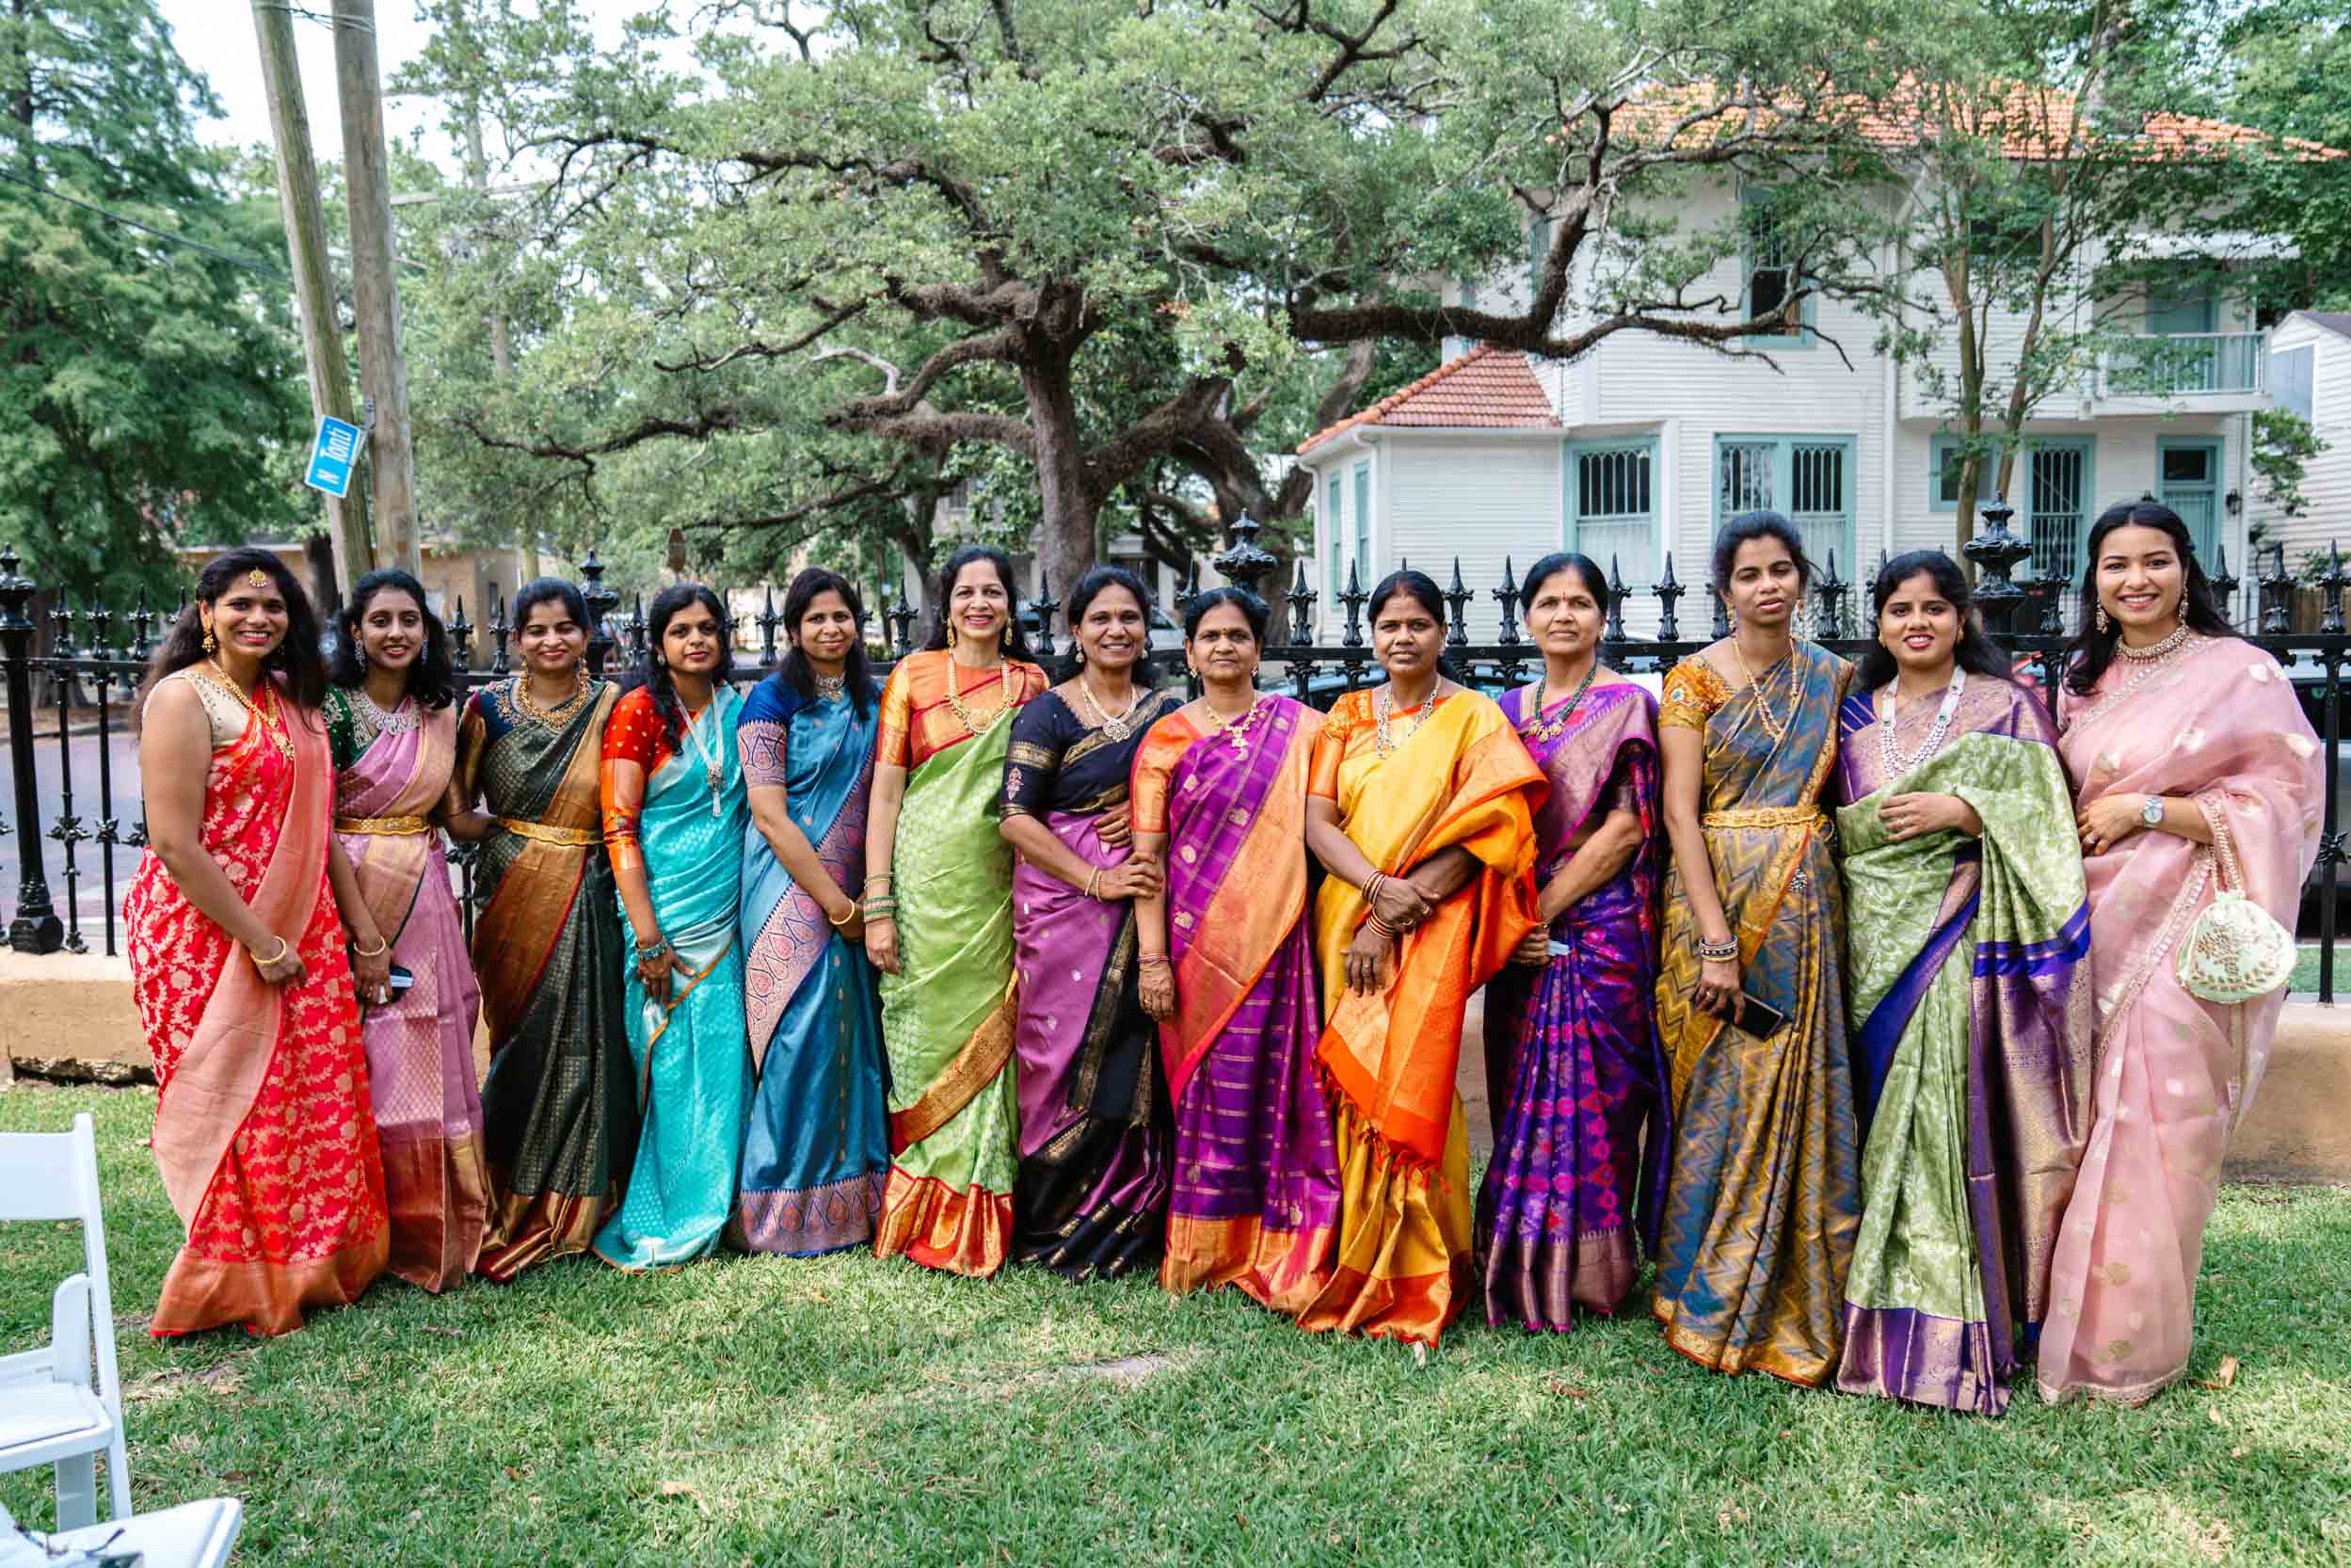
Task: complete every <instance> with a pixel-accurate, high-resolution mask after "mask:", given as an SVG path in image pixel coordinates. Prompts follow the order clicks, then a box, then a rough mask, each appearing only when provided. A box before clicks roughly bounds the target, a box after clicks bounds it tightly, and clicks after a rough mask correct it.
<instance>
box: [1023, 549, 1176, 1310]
mask: <svg viewBox="0 0 2351 1568" xmlns="http://www.w3.org/2000/svg"><path fill="white" fill-rule="evenodd" d="M1144 603H1145V600H1144V588H1143V584H1142V583H1140V582H1139V581H1137V579H1136V578H1135V576H1134V574H1133V573H1132V572H1129V571H1128V570H1126V569H1125V568H1119V567H1097V568H1095V569H1094V570H1092V571H1090V572H1088V573H1086V575H1085V576H1083V577H1081V578H1080V579H1079V580H1078V583H1077V585H1076V586H1075V587H1074V588H1072V589H1071V590H1070V594H1069V624H1070V626H1071V628H1072V629H1073V630H1074V631H1075V632H1076V633H1077V637H1078V648H1079V660H1080V668H1079V672H1078V675H1077V677H1076V678H1075V679H1073V680H1065V681H1064V682H1063V683H1062V684H1061V685H1059V686H1056V687H1054V688H1053V689H1052V690H1051V691H1049V692H1047V693H1046V694H1045V695H1044V696H1040V697H1038V698H1037V699H1036V700H1035V701H1034V702H1032V703H1030V704H1029V705H1028V706H1027V707H1026V708H1023V709H1022V710H1021V711H1020V715H1019V717H1017V718H1016V719H1015V720H1014V721H1013V733H1012V744H1011V746H1010V747H1009V748H1008V749H1007V751H1006V753H1005V760H1004V818H1003V834H1004V838H1005V839H1006V840H1007V841H1009V842H1010V843H1011V844H1012V846H1013V847H1014V848H1015V849H1016V850H1018V851H1019V852H1020V858H1019V861H1018V863H1017V864H1016V866H1015V867H1014V868H1013V950H1014V958H1015V963H1016V969H1017V973H1018V976H1019V989H1020V1000H1019V1011H1018V1013H1017V1014H1016V1017H1015V1021H1014V1025H1013V1049H1014V1052H1015V1056H1016V1064H1017V1073H1018V1083H1019V1096H1020V1174H1019V1178H1018V1180H1017V1182H1016V1184H1015V1186H1014V1189H1013V1224H1014V1236H1013V1256H1015V1257H1016V1258H1019V1259H1021V1260H1023V1261H1025V1262H1030V1263H1036V1264H1041V1265H1042V1266H1044V1267H1045V1268H1048V1269H1050V1270H1052V1271H1053V1272H1055V1273H1059V1274H1063V1275H1065V1276H1067V1277H1069V1278H1071V1279H1084V1278H1091V1277H1109V1276H1112V1275H1116V1274H1122V1273H1127V1272H1131V1271H1133V1270H1136V1269H1144V1268H1148V1269H1156V1268H1158V1267H1159V1262H1160V1252H1161V1250H1162V1248H1163V1246H1164V1244H1165V1240H1166V1229H1167V1193H1168V1176H1169V1169H1168V1115H1167V1092H1166V1090H1165V1089H1164V1088H1163V1087H1162V1086H1161V1085H1160V1064H1159V1031H1158V1030H1157V1029H1155V1028H1154V1027H1153V1026H1152V1023H1151V1019H1150V1017H1149V1016H1147V1015H1146V1014H1145V1013H1144V1011H1143V1003H1142V1000H1141V999H1140V998H1139V996H1138V994H1137V991H1136V968H1137V964H1136V941H1135V913H1134V903H1133V901H1134V899H1135V898H1136V897H1138V896H1140V895H1143V894H1145V893H1151V892H1156V891H1158V890H1159V888H1160V886H1161V885H1162V884H1161V882H1160V868H1159V864H1158V862H1157V861H1155V860H1150V859H1147V858H1144V856H1138V855H1136V854H1134V853H1133V844H1132V841H1131V840H1132V832H1131V828H1130V825H1129V823H1128V776H1129V775H1130V773H1131V772H1132V770H1133V766H1134V757H1135V752H1136V749H1137V748H1138V747H1140V746H1141V745H1142V744H1143V737H1144V731H1146V730H1148V729H1149V728H1151V726H1152V725H1153V724H1154V723H1156V722H1157V721H1158V720H1159V719H1160V717H1161V716H1163V715H1164V714H1166V713H1168V712H1172V711H1173V710H1174V709H1175V708H1176V699H1175V698H1174V697H1172V696H1169V695H1168V694H1166V693H1164V692H1159V691H1154V690H1152V689H1151V688H1149V687H1147V686H1141V685H1138V684H1136V683H1135V680H1134V679H1133V676H1134V671H1135V670H1136V668H1137V666H1138V662H1139V660H1140V659H1141V657H1142V655H1143V654H1144V651H1145V637H1146V634H1147V633H1146V628H1145V625H1144Z"/></svg>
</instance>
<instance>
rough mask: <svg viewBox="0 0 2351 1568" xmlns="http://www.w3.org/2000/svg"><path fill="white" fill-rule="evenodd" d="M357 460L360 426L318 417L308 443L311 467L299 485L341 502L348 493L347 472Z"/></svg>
mask: <svg viewBox="0 0 2351 1568" xmlns="http://www.w3.org/2000/svg"><path fill="white" fill-rule="evenodd" d="M359 461H360V427H359V426H358V425H356V424H351V423H350V422H349V421H347V420H340V419H337V418H335V417H334V416H333V415H332V414H321V415H319V416H318V435H317V437H316V439H315V440H312V442H311V468H310V472H308V473H305V474H304V475H303V476H302V482H303V483H304V484H306V485H308V486H309V487H310V488H312V489H314V490H325V491H326V492H327V493H328V495H331V496H333V497H334V498H335V499H336V500H337V501H341V500H342V499H343V498H344V496H346V495H349V494H350V493H351V471H352V470H353V469H354V468H357V467H358V466H359Z"/></svg>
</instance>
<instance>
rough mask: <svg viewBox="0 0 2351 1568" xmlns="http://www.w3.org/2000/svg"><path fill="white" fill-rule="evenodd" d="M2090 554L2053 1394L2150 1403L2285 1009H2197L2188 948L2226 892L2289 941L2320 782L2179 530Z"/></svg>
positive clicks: (2046, 1337) (2114, 512) (2076, 767)
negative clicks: (2083, 894) (2082, 1026)
mask: <svg viewBox="0 0 2351 1568" xmlns="http://www.w3.org/2000/svg"><path fill="white" fill-rule="evenodd" d="M2087 557H2088V563H2089V564H2088V567H2087V570H2086V571H2085V573H2084V581H2083V591H2082V601H2083V614H2084V618H2085V624H2084V626H2083V627H2082V630H2081V633H2080V635H2079V636H2078V637H2077V638H2076V639H2075V643H2074V651H2075V662H2074V664H2073V668H2072V670H2071V672H2070V673H2069V674H2068V676H2067V677H2066V679H2065V680H2064V681H2062V682H2061V683H2060V685H2059V687H2058V691H2057V729H2058V733H2059V736H2060V740H2059V743H2058V749H2059V751H2060V752H2061V753H2062V755H2063V756H2064V758H2065V762H2066V770H2067V772H2068V773H2069V774H2070V775H2071V776H2072V779H2073V786H2074V792H2075V805H2076V807H2077V809H2078V813H2079V815H2078V819H2077V827H2078V830H2079V832H2080V834H2081V839H2082V844H2083V848H2084V849H2085V850H2087V877H2088V884H2089V919H2090V961H2091V965H2092V968H2094V970H2095V972H2096V977H2097V1004H2096V1023H2095V1027H2096V1030H2097V1057H2096V1064H2097V1065H2096V1069H2095V1070H2096V1082H2095V1085H2094V1087H2093V1089H2092V1094H2093V1096H2094V1103H2093V1106H2092V1120H2091V1123H2090V1134H2089V1148H2088V1152H2087V1154H2086V1155H2085V1156H2084V1157H2083V1160H2082V1169H2081V1174H2080V1176H2078V1177H2077V1178H2076V1180H2075V1182H2074V1186H2073V1196H2072V1199H2071V1202H2070V1203H2068V1205H2067V1206H2066V1210H2065V1218H2064V1220H2063V1221H2062V1222H2061V1223H2060V1224H2059V1225H2058V1228H2057V1247H2056V1257H2055V1263H2054V1264H2053V1265H2052V1269H2051V1276H2052V1283H2051V1296H2052V1300H2051V1305H2050V1315H2049V1323H2048V1326H2047V1328H2046V1329H2045V1330H2044V1331H2043V1333H2042V1335H2041V1345H2040V1365H2039V1375H2040V1391H2041V1397H2042V1398H2043V1399H2046V1400H2064V1399H2068V1398H2071V1396H2073V1395H2075V1394H2087V1395H2090V1396H2093V1397H2095V1398H2099V1399H2105V1400H2116V1401H2119V1402H2120V1403H2125V1404H2137V1403H2141V1402H2144V1401H2145V1400H2148V1399H2150V1398H2151V1397H2153V1396H2154V1395H2155V1394H2156V1393H2157V1392H2159V1391H2160V1390H2162V1389H2163V1388H2164V1387H2165V1386H2166V1385H2167V1384H2170V1383H2172V1382H2174V1381H2176V1380H2177V1379H2178V1378H2179V1376H2180V1375H2181V1373H2183V1371H2185V1370H2186V1369H2187V1363H2188V1352H2189V1349H2190V1345H2191V1343H2192V1340H2193V1337H2194V1333H2195V1326H2196V1325H2195V1310H2196V1275H2197V1272H2198V1270H2199V1268H2200V1267H2201V1266H2202V1263H2203V1256H2204V1225H2205V1222H2206V1221H2208V1220H2210V1219H2211V1218H2212V1211H2213V1199H2214V1196H2215V1187H2216V1185H2217V1183H2218V1182H2219V1180H2220V1162H2221V1158H2222V1156H2223V1154H2224V1153H2225V1152H2226V1149H2227V1146H2228V1141H2229V1133H2230V1131H2231V1128H2234V1127H2235V1126H2236V1124H2237V1121H2238V1120H2239V1118H2241V1117H2242V1116H2243V1115H2244V1114H2245V1110H2246V1107H2247V1106H2248V1105H2249V1104H2251V1103H2252V1099H2253V1093H2254V1091H2255V1090H2256V1089H2258V1088H2259V1087H2260V1086H2261V1080H2262V1069H2263V1065H2264V1064H2265V1063H2266V1062H2267V1060H2268V1056H2269V1047H2270V1040H2271V1037H2272V1035H2273V1034H2274V1032H2276V1030H2277V1026H2278V1012H2279V1006H2280V1004H2281V1003H2282V1001H2283V1000H2284V998H2283V995H2282V992H2272V993H2271V994H2269V995H2267V996H2263V997H2257V998H2254V999H2252V1000H2247V1001H2240V1002H2233V1003H2221V1002H2214V1001H2206V1000H2201V999H2199V997H2197V996H2195V995H2194V994H2193V993H2191V992H2190V991H2188V990H2187V988H2186V987H2185V986H2183V984H2181V983H2180V977H2179V973H2178V969H2177V964H2178V961H2179V958H2180V952H2179V949H2180V946H2181V944H2182V942H2183V940H2184V939H2185V936H2186V933H2187V930H2188V927H2189V925H2190V924H2191V922H2193V921H2194V920H2195V919H2196V917H2197V916H2198V915H2199V914H2201V913H2202V912H2203V911H2204V910H2205V909H2206V908H2208V907H2210V905H2211V904H2212V902H2213V899H2214V896H2215V893H2216V892H2217V891H2218V890H2219V885H2220V883H2221V882H2222V881H2223V879H2224V878H2226V879H2228V880H2231V881H2235V882H2237V883H2239V884H2240V885H2241V888H2242V890H2243V892H2244V893H2245V895H2246V897H2247V898H2248V899H2250V900H2251V901H2252V902H2253V903H2254V904H2258V905H2260V906H2261V907H2262V908H2263V909H2265V910H2267V911H2268V912H2269V914H2270V915H2271V916H2272V917H2273V918H2275V919H2276V920H2278V921H2279V923H2281V924H2283V925H2285V926H2286V927H2287V928H2288V929H2291V928H2292V927H2293V924H2294V920H2295V905H2296V904H2297V903H2298V902H2299V898H2300V894H2301V888H2302V879H2303V877H2304V876H2305V875H2307V874H2308V873H2309V872H2310V868H2311V861H2312V860H2313V859H2314V858H2315V856H2316V855H2317V839H2318V831H2319V824H2320V822H2321V820H2322V818H2321V813H2322V812H2323V811H2324V809H2325V782H2324V775H2323V772H2322V769H2321V766H2320V761H2319V745H2318V741H2317V738H2316V737H2315V736H2314V735H2313V734H2312V733H2311V727H2310V723H2309V721H2308V720H2306V719H2305V718H2304V717H2303V716H2302V707H2301V703H2300V701H2299V699H2298V698H2296V697H2295V694H2294V689H2293V687H2292V686H2291V685H2290V684H2288V682H2287V680H2286V678H2285V675H2284V673H2283V672H2282V671H2280V670H2279V667H2278V662H2277V661H2276V660H2275V659H2272V658H2271V657H2270V656H2269V655H2268V654H2267V653H2264V652H2263V651H2262V650H2261V649H2260V648H2255V647H2253V646H2252V645H2251V644H2249V643H2247V642H2245V641H2243V640H2242V639H2240V638H2239V637H2237V636H2236V635H2235V634H2234V633H2233V632H2231V630H2230V629H2229V625H2228V623H2227V622H2226V621H2225V620H2223V619H2222V618H2221V616H2220V614H2219V612H2218V611H2217V610H2216V609H2215V608H2214V606H2213V601H2212V594H2211V589H2210V587H2209V585H2208V584H2207V583H2206V581H2205V578H2204V572H2203V568H2201V567H2199V565H2198V564H2197V562H2196V557H2195V552H2194V549H2193V546H2192V545H2191V543H2190V541H2189V536H2188V531H2187V526H2186V524H2184V523H2183V522H2182V521H2181V520H2180V519H2179V517H2178V515H2177V514H2175V513H2173V512H2172V511H2171V510H2170V509H2169V508H2167V507H2165V506H2162V505H2159V504H2155V503H2153V502H2145V501H2143V502H2139V503H2136V504H2124V505H2120V506H2116V507H2114V508H2112V509H2110V510H2109V511H2107V512H2106V513H2105V515H2104V516H2103V517H2101V518H2100V519H2099V520H2098V522H2097V524H2096V525H2095V526H2094V527H2093V528H2092V529H2091V530H2090V536H2089V543H2088V548H2087ZM2232 862H2233V865H2234V868H2235V872H2234V874H2233V875H2231V871H2230V867H2231V863H2232Z"/></svg>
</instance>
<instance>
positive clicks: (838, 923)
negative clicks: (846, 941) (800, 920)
mask: <svg viewBox="0 0 2351 1568" xmlns="http://www.w3.org/2000/svg"><path fill="white" fill-rule="evenodd" d="M824 918H825V919H826V920H832V922H833V929H834V930H835V931H839V930H840V928H841V927H842V926H845V925H847V924H848V923H849V922H850V921H851V920H856V918H857V906H856V904H854V903H852V904H850V905H849V913H847V914H846V915H843V916H842V917H841V918H840V919H839V920H833V917H832V916H830V915H827V916H825V917H824Z"/></svg>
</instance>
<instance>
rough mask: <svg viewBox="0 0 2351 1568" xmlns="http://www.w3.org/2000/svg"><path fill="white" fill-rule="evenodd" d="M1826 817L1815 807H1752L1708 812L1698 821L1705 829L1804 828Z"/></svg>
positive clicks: (1825, 813)
mask: <svg viewBox="0 0 2351 1568" xmlns="http://www.w3.org/2000/svg"><path fill="white" fill-rule="evenodd" d="M1827 817H1828V813H1827V812H1825V811H1823V810H1822V809H1821V808H1819V807H1817V806H1754V807H1750V808H1747V809H1745V810H1740V811H1709V812H1707V813H1706V814H1705V815H1704V816H1703V817H1701V818H1699V819H1698V820H1699V821H1700V822H1701V823H1702V824H1704V825H1705V826H1707V827H1805V826H1809V825H1811V824H1814V823H1817V822H1822V821H1825V820H1827Z"/></svg>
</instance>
